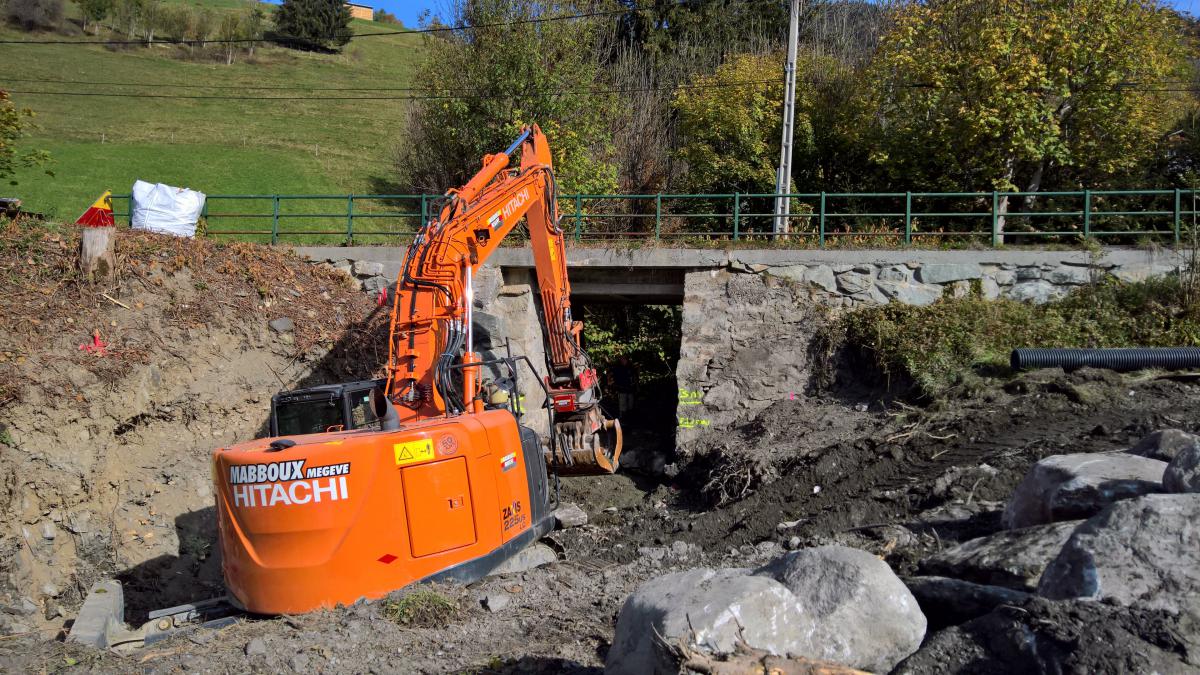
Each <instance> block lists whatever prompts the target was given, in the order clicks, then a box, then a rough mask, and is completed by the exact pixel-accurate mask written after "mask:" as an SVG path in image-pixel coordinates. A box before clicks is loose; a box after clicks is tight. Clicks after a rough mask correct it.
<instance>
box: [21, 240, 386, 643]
mask: <svg viewBox="0 0 1200 675" xmlns="http://www.w3.org/2000/svg"><path fill="white" fill-rule="evenodd" d="M0 229H2V230H3V231H0V242H3V243H0V286H2V289H3V290H2V291H0V294H2V296H3V297H4V299H5V300H4V303H3V305H2V306H0V405H2V407H0V426H2V429H3V433H0V526H2V527H3V538H2V539H0V569H2V570H3V574H2V575H0V604H3V605H5V606H7V607H10V608H11V609H12V612H10V613H8V614H0V616H2V617H3V618H2V619H0V623H2V622H4V621H7V622H8V624H9V625H8V626H7V627H8V628H10V629H12V628H18V629H19V628H24V629H26V630H34V629H38V628H42V627H50V628H53V626H54V624H53V623H49V622H53V621H57V623H58V624H61V617H62V616H63V615H66V616H70V615H71V614H72V612H73V610H74V609H75V608H77V607H78V605H79V603H80V601H81V599H82V594H83V593H85V592H86V589H87V588H88V587H89V585H90V583H91V582H92V581H93V580H94V579H95V578H97V577H98V576H100V575H110V574H118V575H120V576H121V577H122V578H124V579H125V580H126V581H127V582H128V583H129V604H130V606H131V609H132V610H144V609H146V608H151V607H161V606H164V605H163V603H164V602H165V603H167V606H169V605H170V604H171V603H173V602H175V601H182V600H187V599H192V598H195V597H197V593H200V594H203V593H204V592H205V591H210V590H212V588H213V585H214V584H216V583H218V582H219V571H218V569H217V566H216V564H215V559H214V556H213V555H212V553H213V550H212V548H213V544H214V532H215V530H214V522H213V518H212V499H213V498H212V490H211V478H210V476H209V473H210V472H209V463H210V460H209V454H210V452H211V451H212V449H213V448H216V447H218V446H220V445H224V444H229V443H232V442H235V441H240V440H246V439H249V438H252V437H254V436H255V435H256V434H257V433H258V432H259V431H260V430H261V429H262V428H263V425H264V422H265V421H266V419H267V411H268V407H269V403H270V396H271V394H273V393H274V392H276V391H278V390H280V389H282V388H285V387H291V386H294V385H296V384H298V383H300V382H303V381H309V380H313V379H322V378H325V377H330V376H335V377H347V376H353V375H359V376H363V375H369V374H370V372H371V371H372V370H374V369H375V368H376V366H377V365H378V364H379V363H381V359H380V358H379V354H378V353H377V352H374V351H373V350H374V349H375V348H376V347H378V343H377V342H375V341H373V338H374V337H375V334H373V333H372V332H371V331H372V329H373V328H377V327H378V326H377V325H376V324H377V323H378V322H372V317H371V316H370V315H371V312H372V310H374V307H373V305H372V303H370V301H369V300H368V299H366V298H364V297H363V295H362V294H361V293H359V292H357V291H354V290H352V289H351V287H350V286H349V285H348V284H347V283H346V282H345V280H344V279H343V278H342V277H340V276H339V275H337V274H335V273H332V272H327V271H325V270H322V269H319V268H315V267H313V266H311V265H309V264H307V263H305V262H303V261H301V260H299V259H298V258H295V257H294V256H292V255H290V254H285V253H283V252H278V251H272V250H270V249H268V248H266V247H261V246H252V245H244V244H234V245H218V244H213V243H210V242H204V241H188V240H180V239H175V238H172V237H166V236H162V235H153V234H145V233H133V232H129V231H122V232H120V233H119V238H118V244H117V254H118V258H119V265H118V268H119V270H120V277H119V278H118V279H117V280H116V281H114V282H113V283H109V284H100V285H90V284H88V283H86V282H84V281H83V280H81V279H80V277H79V274H78V272H77V269H76V258H77V254H76V247H77V242H76V239H75V233H74V232H73V231H71V230H68V229H63V230H55V229H52V228H51V229H47V228H45V227H41V226H38V227H36V228H32V227H30V228H26V227H22V226H20V225H18V224H14V223H9V224H7V225H3V226H0ZM285 317H286V318H288V319H290V320H291V321H292V323H293V324H294V327H293V328H292V329H291V330H283V331H276V330H273V329H271V328H269V327H268V322H270V321H272V320H275V319H280V318H285ZM97 336H98V338H97ZM97 340H98V343H97ZM98 344H103V347H102V348H100V347H98V346H97V345H98ZM30 604H32V606H33V607H35V608H36V611H34V612H33V613H32V614H26V613H25V611H22V608H23V609H24V610H28V609H29V605H30ZM14 613H15V614H14Z"/></svg>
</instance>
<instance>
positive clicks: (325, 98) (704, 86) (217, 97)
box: [7, 79, 781, 101]
mask: <svg viewBox="0 0 1200 675" xmlns="http://www.w3.org/2000/svg"><path fill="white" fill-rule="evenodd" d="M779 82H781V80H778V79H773V80H745V81H741V82H725V83H713V84H683V85H679V86H677V87H636V88H623V89H574V90H569V89H568V90H558V91H544V92H530V93H522V92H514V93H512V94H504V95H499V94H444V95H441V94H438V95H428V96H230V95H223V94H143V93H132V92H100V91H28V90H19V89H9V90H7V91H8V92H9V93H10V94H26V95H31V96H77V97H109V98H148V99H184V100H217V101H425V100H454V99H529V98H547V97H551V96H564V95H600V94H630V93H637V92H647V91H667V90H670V91H675V90H678V89H725V88H733V87H745V86H750V85H756V84H772V83H779Z"/></svg>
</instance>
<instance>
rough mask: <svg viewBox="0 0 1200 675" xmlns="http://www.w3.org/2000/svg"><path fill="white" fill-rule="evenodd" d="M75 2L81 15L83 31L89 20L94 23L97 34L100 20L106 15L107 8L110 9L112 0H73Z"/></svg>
mask: <svg viewBox="0 0 1200 675" xmlns="http://www.w3.org/2000/svg"><path fill="white" fill-rule="evenodd" d="M75 4H77V5H79V14H80V16H82V17H83V31H84V32H85V33H86V32H87V27H88V22H89V21H90V22H91V23H92V24H94V25H95V27H96V34H97V35H99V34H100V22H101V21H103V20H104V17H106V16H108V12H109V10H111V9H112V5H113V3H112V0H75Z"/></svg>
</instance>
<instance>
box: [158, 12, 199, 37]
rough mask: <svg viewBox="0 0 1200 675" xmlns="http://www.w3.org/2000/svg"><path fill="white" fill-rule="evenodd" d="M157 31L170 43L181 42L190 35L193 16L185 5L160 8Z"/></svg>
mask: <svg viewBox="0 0 1200 675" xmlns="http://www.w3.org/2000/svg"><path fill="white" fill-rule="evenodd" d="M160 14H161V20H160V21H159V30H160V31H161V32H162V34H163V35H165V36H166V37H167V39H168V40H170V41H171V42H183V41H184V40H186V39H187V38H188V36H189V35H191V33H192V30H193V28H192V22H193V20H194V18H195V14H194V13H193V12H192V10H191V9H189V8H188V7H187V6H186V5H168V6H166V7H163V8H162V12H160Z"/></svg>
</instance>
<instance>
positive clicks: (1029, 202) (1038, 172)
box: [1023, 159, 1046, 211]
mask: <svg viewBox="0 0 1200 675" xmlns="http://www.w3.org/2000/svg"><path fill="white" fill-rule="evenodd" d="M1045 172H1046V160H1045V159H1042V160H1041V161H1040V162H1038V164H1037V168H1035V169H1034V170H1033V177H1032V178H1030V179H1029V183H1028V184H1027V185H1026V186H1025V191H1026V192H1037V191H1038V190H1041V189H1042V174H1044V173H1045ZM1023 201H1024V208H1025V210H1026V211H1032V210H1033V203H1034V202H1035V201H1037V195H1026V196H1025V198H1024V200H1023Z"/></svg>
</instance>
